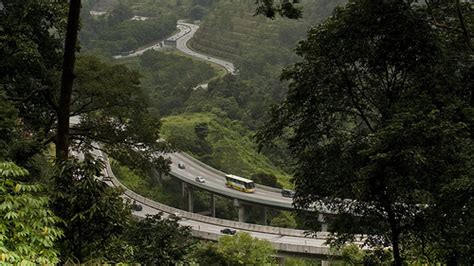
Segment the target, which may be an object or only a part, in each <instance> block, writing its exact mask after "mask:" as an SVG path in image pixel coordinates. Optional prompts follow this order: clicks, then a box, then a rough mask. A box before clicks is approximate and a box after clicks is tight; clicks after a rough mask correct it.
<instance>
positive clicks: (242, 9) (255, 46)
mask: <svg viewBox="0 0 474 266" xmlns="http://www.w3.org/2000/svg"><path fill="white" fill-rule="evenodd" d="M344 2H345V1H344V0H318V1H304V3H303V6H304V13H303V18H302V19H300V20H288V19H282V18H276V19H275V20H272V19H269V18H266V17H264V16H255V15H254V14H255V1H253V0H238V1H229V0H222V1H216V2H215V3H214V6H213V10H212V12H211V13H210V14H209V15H208V16H206V18H205V19H204V21H203V22H202V24H201V25H200V29H199V31H198V32H197V33H196V35H195V38H193V39H192V40H191V46H192V47H193V48H194V49H196V50H198V51H201V52H203V53H208V54H212V55H215V56H218V57H222V58H226V59H229V60H231V61H233V62H234V63H235V64H236V65H237V66H238V67H239V69H240V71H241V74H242V75H243V76H244V77H247V76H253V75H264V76H272V77H275V76H278V75H279V72H280V70H281V67H283V66H286V65H288V64H290V63H293V62H295V61H296V60H297V56H296V55H295V54H294V52H293V49H294V48H295V46H296V44H297V42H298V41H299V40H301V39H303V38H304V37H305V35H306V31H307V30H308V29H309V26H311V25H315V24H317V23H319V22H320V21H322V20H323V19H324V18H326V17H328V16H329V15H330V14H331V12H332V10H333V9H334V7H335V6H337V5H339V4H343V3H344Z"/></svg>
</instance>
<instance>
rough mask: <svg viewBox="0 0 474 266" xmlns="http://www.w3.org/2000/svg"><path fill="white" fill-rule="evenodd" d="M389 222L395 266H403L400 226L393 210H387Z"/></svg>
mask: <svg viewBox="0 0 474 266" xmlns="http://www.w3.org/2000/svg"><path fill="white" fill-rule="evenodd" d="M387 214H388V222H389V224H390V230H391V235H392V236H391V237H392V249H393V260H394V265H395V266H402V257H401V255H400V226H399V224H398V221H397V219H396V218H395V213H394V212H393V210H392V208H391V207H389V208H387Z"/></svg>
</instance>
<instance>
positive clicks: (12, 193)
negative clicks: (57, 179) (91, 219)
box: [0, 162, 63, 265]
mask: <svg viewBox="0 0 474 266" xmlns="http://www.w3.org/2000/svg"><path fill="white" fill-rule="evenodd" d="M0 178H1V180H0V264H2V265H5V264H6V265H17V264H22V265H35V264H55V263H58V262H59V258H58V251H57V249H56V246H55V244H56V242H57V240H58V239H59V238H60V237H62V236H63V233H62V231H61V230H60V229H59V228H58V227H57V223H58V222H59V221H60V219H59V218H58V217H56V216H55V215H54V214H53V212H52V210H50V209H49V207H48V205H49V199H48V197H47V196H45V195H44V194H42V190H43V188H42V187H41V186H40V185H35V184H28V183H26V182H25V181H26V180H27V179H28V171H27V170H25V169H23V168H21V167H18V166H17V165H15V164H14V163H11V162H0Z"/></svg>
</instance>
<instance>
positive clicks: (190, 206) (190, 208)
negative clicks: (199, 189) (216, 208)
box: [187, 185, 194, 212]
mask: <svg viewBox="0 0 474 266" xmlns="http://www.w3.org/2000/svg"><path fill="white" fill-rule="evenodd" d="M187 187H188V211H189V212H194V204H193V203H194V202H193V187H192V186H190V185H188V186H187Z"/></svg>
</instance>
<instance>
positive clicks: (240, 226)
mask: <svg viewBox="0 0 474 266" xmlns="http://www.w3.org/2000/svg"><path fill="white" fill-rule="evenodd" d="M177 28H178V29H179V32H178V33H177V34H175V35H173V36H171V37H169V38H168V39H167V40H169V41H172V42H175V43H176V48H177V49H178V50H179V51H181V52H183V53H186V54H188V55H190V56H193V57H196V58H199V59H202V60H205V61H209V62H212V63H214V64H217V65H220V66H221V67H223V68H225V69H226V71H227V72H229V73H230V74H233V75H235V74H236V73H237V70H236V68H235V66H234V65H233V64H232V63H231V62H227V61H225V60H221V59H218V58H214V57H212V56H209V55H204V54H200V53H198V52H195V51H193V50H191V49H190V48H189V47H188V46H187V42H188V41H189V40H190V39H191V38H192V37H193V36H194V34H195V32H196V31H197V30H198V28H199V26H197V25H194V24H190V23H185V22H182V21H179V22H178V25H177ZM161 48H163V45H162V44H155V45H153V46H150V47H147V48H144V49H141V50H138V51H135V52H133V53H131V54H129V55H127V56H115V57H114V58H116V59H120V58H125V57H132V56H139V55H142V54H143V53H144V52H145V51H147V50H150V49H161ZM166 156H168V157H170V159H171V160H172V164H171V172H170V175H172V176H174V177H176V178H178V179H180V180H181V181H183V182H185V183H188V184H191V185H192V186H195V187H198V188H201V189H204V190H206V191H209V192H211V193H214V194H218V195H221V196H224V197H228V198H232V199H238V200H239V201H243V202H244V203H245V202H247V203H252V204H259V205H264V206H269V207H274V208H279V209H287V210H291V209H293V208H294V207H293V205H292V199H291V198H286V197H283V196H282V195H281V191H280V190H279V189H276V188H270V187H265V186H261V185H258V184H256V190H255V192H254V193H244V192H240V191H237V190H233V189H230V188H227V187H226V186H225V173H223V172H221V171H219V170H217V169H214V168H212V167H210V166H208V165H206V164H204V163H202V162H200V161H198V160H196V159H194V158H192V157H191V156H189V155H187V154H185V153H180V152H176V153H170V154H166ZM179 163H181V164H183V165H184V168H180V167H178V164H179ZM106 167H107V168H106V173H105V174H106V176H109V177H111V181H106V182H107V183H109V185H114V186H120V187H123V185H122V184H120V182H119V181H118V180H117V179H116V178H115V176H114V174H113V172H112V170H111V168H110V165H109V164H108V162H107V164H106ZM196 176H202V177H204V179H205V182H204V183H200V182H196V181H195V178H196ZM123 188H124V189H125V197H128V198H130V199H133V200H135V201H137V202H140V203H142V206H143V209H142V210H141V211H136V212H134V215H136V216H140V217H144V216H145V215H147V214H157V213H160V212H162V213H165V217H166V216H168V214H172V213H173V214H175V213H179V215H180V216H181V217H183V218H184V219H181V220H180V221H179V223H180V224H182V225H187V226H190V227H191V228H192V230H193V235H195V236H196V237H200V238H204V239H208V240H218V238H219V237H221V236H222V235H223V234H222V233H221V230H222V229H224V228H229V227H230V228H235V229H237V230H238V231H246V232H248V233H250V234H251V235H252V236H253V237H257V238H259V239H266V240H268V241H270V243H272V245H273V247H274V248H275V249H276V250H278V251H281V252H288V253H305V254H312V255H319V256H326V255H331V251H330V249H329V247H328V246H327V245H325V244H324V243H325V241H326V237H327V234H326V233H324V232H322V233H318V235H317V237H306V236H305V234H304V232H303V231H301V230H295V229H286V228H277V227H271V226H263V225H254V224H247V223H243V222H235V221H229V220H224V219H218V218H214V217H208V216H203V215H199V214H195V213H192V212H187V211H183V210H179V209H175V208H173V207H170V206H166V205H163V204H160V203H158V202H154V201H152V200H150V199H148V198H145V197H143V196H141V195H138V194H136V193H135V192H133V191H131V190H129V189H127V188H125V187H123Z"/></svg>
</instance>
